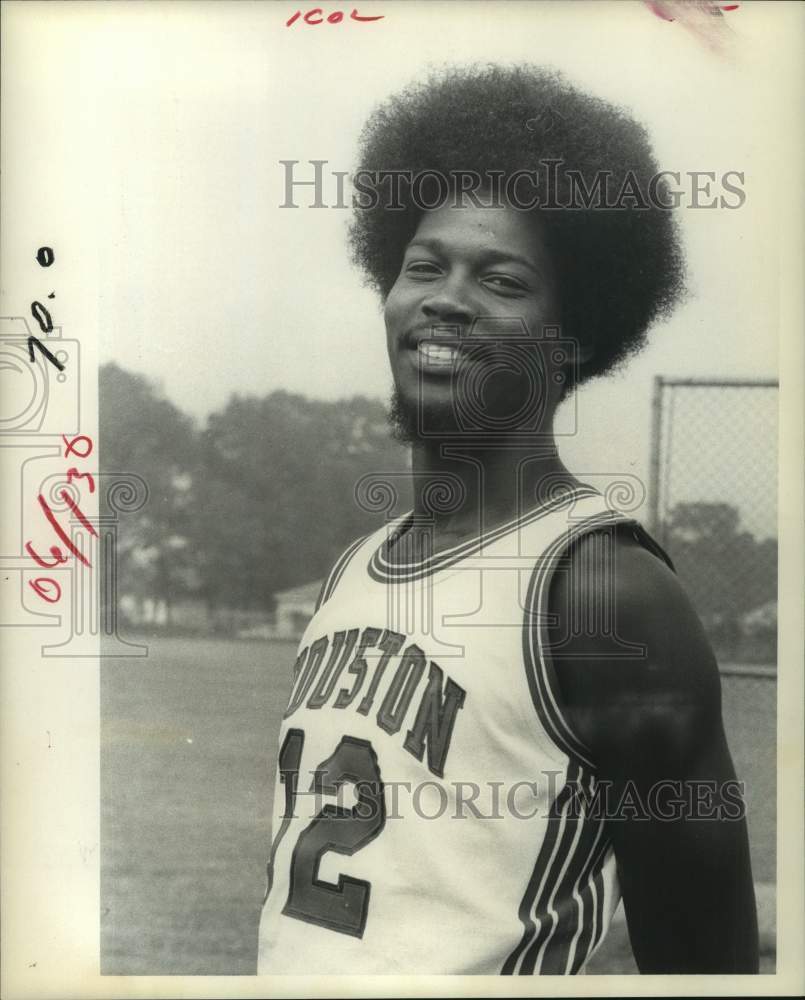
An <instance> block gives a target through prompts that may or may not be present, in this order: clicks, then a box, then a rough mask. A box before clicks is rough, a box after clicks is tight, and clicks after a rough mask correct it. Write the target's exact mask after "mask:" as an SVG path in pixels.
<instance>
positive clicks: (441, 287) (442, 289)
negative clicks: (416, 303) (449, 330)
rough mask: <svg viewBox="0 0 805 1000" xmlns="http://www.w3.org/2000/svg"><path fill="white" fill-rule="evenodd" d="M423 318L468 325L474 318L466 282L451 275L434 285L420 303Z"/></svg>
mask: <svg viewBox="0 0 805 1000" xmlns="http://www.w3.org/2000/svg"><path fill="white" fill-rule="evenodd" d="M421 309H422V312H423V313H424V314H425V316H426V317H427V318H428V319H429V320H431V321H433V322H439V323H456V324H461V325H462V326H464V325H469V324H470V323H471V322H472V319H473V317H474V316H475V309H474V308H473V306H472V301H471V290H470V289H469V288H468V287H467V283H466V281H464V280H463V279H462V278H460V277H459V276H457V275H453V276H451V277H450V278H448V279H446V280H445V281H442V282H439V284H438V285H434V286H433V287H432V288H431V289H430V290H429V292H428V294H427V295H426V296H425V298H424V299H423V300H422V302H421Z"/></svg>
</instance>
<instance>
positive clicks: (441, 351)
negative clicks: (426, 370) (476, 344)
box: [419, 340, 458, 367]
mask: <svg viewBox="0 0 805 1000" xmlns="http://www.w3.org/2000/svg"><path fill="white" fill-rule="evenodd" d="M419 357H420V359H421V360H422V361H424V362H425V363H426V364H429V365H437V366H445V367H449V366H450V365H452V364H453V362H454V361H455V360H456V358H457V357H458V350H457V349H456V348H455V347H450V346H449V344H430V343H427V342H426V341H424V340H420V342H419Z"/></svg>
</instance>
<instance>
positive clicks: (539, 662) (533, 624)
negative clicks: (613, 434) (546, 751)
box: [523, 510, 676, 771]
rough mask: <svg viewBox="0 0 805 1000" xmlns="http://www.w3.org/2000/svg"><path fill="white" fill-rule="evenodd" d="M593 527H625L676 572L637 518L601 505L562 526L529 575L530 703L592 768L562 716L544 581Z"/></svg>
mask: <svg viewBox="0 0 805 1000" xmlns="http://www.w3.org/2000/svg"><path fill="white" fill-rule="evenodd" d="M599 528H612V529H614V530H615V531H617V530H618V529H626V530H629V531H631V532H632V535H633V537H634V538H635V540H636V541H638V542H639V543H640V544H641V545H642V546H643V547H644V548H646V549H648V551H649V552H651V553H653V554H654V555H655V556H657V557H658V558H659V559H661V560H662V561H663V562H664V563H665V564H666V565H667V566H668V567H669V568H670V569H671V570H672V571H673V572H674V573H675V572H676V569H675V568H674V564H673V562H672V561H671V558H670V556H669V555H668V554H667V553H666V552H665V550H664V549H663V548H662V547H661V546H660V545H659V544H658V543H657V542H656V541H654V539H653V538H652V537H651V535H649V533H648V532H647V531H646V530H645V528H644V527H643V526H642V525H641V524H640V522H639V521H636V520H635V519H634V518H630V517H628V516H627V515H625V514H619V513H618V512H617V511H613V510H606V511H602V512H599V513H596V514H593V515H591V516H590V517H588V518H586V519H585V520H583V521H580V522H578V523H576V524H575V525H572V526H571V527H569V528H568V529H567V530H566V531H564V532H563V533H562V534H561V535H560V536H559V537H558V538H556V539H555V540H554V542H553V543H552V544H551V545H550V546H549V547H548V549H547V550H546V551H545V553H544V554H543V556H541V557H540V559H539V560H538V562H537V565H536V567H535V568H534V571H533V573H532V574H531V579H530V581H529V585H528V595H527V598H526V602H525V614H524V618H523V659H524V662H525V670H526V678H527V680H528V687H529V690H530V691H531V698H532V701H533V703H534V708H535V709H536V712H537V716H538V718H539V720H540V722H541V723H542V726H543V728H544V729H545V732H546V733H547V735H548V736H549V737H550V738H551V740H552V741H553V742H554V743H555V744H556V746H557V747H558V748H559V749H560V750H561V751H562V752H563V753H564V754H566V755H567V756H568V757H569V758H570V759H571V760H573V761H576V762H578V763H580V764H582V765H583V766H584V767H587V768H589V769H590V770H592V771H595V770H596V765H595V762H594V761H593V757H592V753H591V751H590V748H589V747H588V746H587V745H586V743H585V742H584V741H583V740H582V739H581V738H580V737H579V736H577V734H576V733H575V732H574V730H573V728H572V727H571V725H570V724H569V722H568V721H567V719H566V718H565V714H564V710H563V708H562V698H561V692H560V690H559V682H558V680H557V677H556V671H555V668H554V666H553V661H552V658H551V654H550V652H549V643H548V642H547V634H546V627H547V624H548V621H549V618H550V615H549V613H548V594H549V589H550V583H551V579H552V577H553V573H554V571H555V570H556V568H557V565H558V563H559V561H560V559H561V558H562V556H563V555H564V554H565V553H567V552H568V551H569V550H570V548H571V547H572V546H573V545H574V544H575V543H576V542H577V541H578V540H579V539H580V538H581V537H582V536H583V535H585V534H588V533H589V532H592V531H595V530H597V529H599Z"/></svg>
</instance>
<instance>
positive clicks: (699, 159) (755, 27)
mask: <svg viewBox="0 0 805 1000" xmlns="http://www.w3.org/2000/svg"><path fill="white" fill-rule="evenodd" d="M48 6H49V5H48ZM87 6H88V8H89V9H90V11H91V15H87V17H86V18H85V20H84V23H83V25H82V24H79V23H78V20H77V21H76V25H75V30H74V35H73V42H74V48H73V51H72V53H71V54H70V58H69V60H67V59H65V57H64V54H63V52H60V53H56V52H55V50H54V53H52V54H51V55H53V57H54V58H61V59H62V60H63V62H64V69H65V72H64V76H63V81H62V86H63V87H64V88H65V92H66V93H68V94H69V93H70V92H71V91H70V88H73V89H74V90H75V99H76V104H75V106H74V105H73V104H71V103H69V102H66V103H65V107H67V108H72V111H67V112H66V113H67V114H68V116H69V114H73V115H75V116H76V121H75V122H74V123H73V124H75V127H76V129H77V130H78V132H77V134H83V135H84V136H85V138H86V136H87V128H88V126H87V124H86V122H84V123H83V125H82V124H81V123H80V122H79V121H78V120H77V119H78V117H80V116H81V115H82V114H89V111H88V110H87V108H86V101H87V99H88V95H91V97H90V98H89V99H90V101H91V104H92V108H91V121H92V122H93V123H94V124H93V130H92V141H91V143H90V144H88V145H87V146H86V148H85V149H84V150H83V152H82V153H81V154H80V155H83V156H84V157H85V158H87V161H89V159H91V160H92V174H93V178H94V179H93V184H95V185H97V190H95V191H93V192H92V196H93V198H94V199H95V201H96V203H97V205H98V206H99V207H100V212H99V218H100V220H101V221H100V232H99V246H98V257H99V289H98V292H99V296H100V299H99V302H100V313H99V317H98V318H99V321H100V329H101V341H100V350H101V359H102V360H114V361H116V362H118V363H119V364H121V365H123V366H125V367H126V368H129V369H132V370H134V371H138V372H142V373H144V374H146V375H148V376H149V377H151V378H154V379H156V380H157V381H158V382H159V383H160V384H161V386H162V387H163V389H164V391H165V393H166V394H167V395H168V396H169V397H170V398H171V399H173V400H174V401H175V402H176V403H177V404H178V405H179V406H180V407H181V408H182V409H183V410H185V411H186V412H188V413H191V414H193V415H194V416H195V417H197V418H199V419H203V418H204V417H205V416H206V415H207V414H208V413H209V412H210V411H211V410H212V409H215V408H218V407H221V406H222V405H223V404H224V403H225V402H226V400H227V398H228V397H229V396H230V395H231V394H232V393H233V392H240V393H258V394H263V393H266V392H268V391H270V390H272V389H276V388H284V389H288V390H292V391H296V392H302V393H305V394H307V395H309V396H314V397H320V398H326V399H337V398H341V397H344V396H348V395H352V394H355V393H363V394H366V395H370V396H376V397H379V398H383V399H385V398H387V395H388V388H389V374H388V370H387V363H386V357H385V347H384V332H383V324H382V317H381V315H380V311H379V307H378V303H377V301H376V300H375V297H374V296H373V294H372V293H370V292H369V291H368V290H366V289H364V288H363V287H361V284H360V276H359V274H358V273H357V272H356V271H355V270H354V269H353V268H352V267H351V266H350V265H349V263H348V261H347V256H346V251H345V240H344V235H345V228H346V225H347V221H348V212H347V211H345V210H338V209H326V210H313V209H309V208H300V209H298V210H288V209H281V208H280V207H279V205H280V204H281V202H282V200H283V170H282V168H281V167H280V165H279V161H280V160H282V159H297V160H300V161H302V162H303V163H304V162H306V161H308V160H311V159H326V160H328V161H329V164H330V165H331V167H332V169H334V170H350V169H351V168H352V167H353V165H354V157H355V147H356V139H357V135H358V131H359V129H360V126H361V124H362V122H363V120H364V119H365V117H366V115H367V113H368V112H369V111H370V109H371V108H372V107H373V106H374V105H375V104H376V103H377V102H378V101H379V100H381V99H383V98H384V97H385V96H387V95H388V94H390V93H392V92H393V91H394V90H395V89H397V88H399V87H400V86H402V85H404V84H406V83H407V82H409V81H410V80H412V79H415V78H416V77H417V76H418V75H420V74H421V73H422V72H423V70H424V69H425V68H426V67H427V66H428V65H441V64H443V63H444V62H446V61H450V62H458V63H462V62H467V61H472V60H480V61H484V62H486V61H491V62H504V63H508V62H514V61H523V60H527V61H532V62H535V63H540V64H545V65H550V66H554V67H557V68H560V69H561V70H563V71H564V72H565V73H566V74H567V75H568V76H569V77H570V78H571V80H573V81H575V82H577V83H578V84H580V85H582V86H583V87H584V88H586V89H588V90H590V91H592V92H594V93H596V94H599V95H600V96H602V97H605V98H609V99H612V100H614V101H616V102H618V103H622V104H624V105H627V106H629V107H630V108H632V109H633V111H634V113H635V114H636V115H637V116H638V118H640V119H641V120H642V121H643V122H644V123H645V124H646V125H647V126H648V127H649V130H650V133H651V135H652V138H653V141H654V144H655V149H656V153H657V157H658V160H659V162H660V165H661V167H663V168H664V169H668V170H677V171H681V172H683V174H684V172H685V171H713V172H715V173H716V175H717V176H721V175H722V174H723V173H724V172H725V171H731V170H737V171H742V172H743V173H744V175H745V191H746V202H745V204H744V205H743V206H742V207H741V208H740V209H738V210H732V211H731V210H728V209H717V210H698V211H696V210H693V209H690V208H688V209H687V210H685V211H683V212H682V213H681V215H682V220H681V221H682V226H683V231H684V238H685V242H686V248H687V254H688V261H689V268H690V275H691V291H692V294H691V297H690V299H689V300H688V301H687V302H686V303H685V305H684V306H682V307H680V308H679V309H678V311H677V312H676V314H675V316H674V318H673V319H672V320H671V321H670V322H668V323H665V324H663V325H660V326H658V327H657V328H656V329H655V330H654V332H653V335H652V340H651V345H650V347H649V348H648V349H647V350H646V351H645V353H644V354H643V355H642V356H641V357H640V358H639V359H637V360H635V361H634V362H633V363H632V364H631V366H630V368H629V370H628V372H627V373H626V374H624V375H619V376H617V377H615V378H612V379H610V380H607V381H606V382H597V383H594V384H592V385H590V386H589V387H586V388H584V389H583V390H582V391H581V392H580V393H579V394H578V400H577V402H576V403H575V404H574V405H577V406H578V418H577V426H578V433H577V434H576V435H575V436H573V437H571V438H570V439H568V440H567V441H565V442H564V443H563V444H562V453H563V455H564V457H565V460H566V461H567V462H568V464H570V466H571V467H572V468H573V469H574V471H576V472H577V473H578V474H579V475H581V476H582V477H583V476H584V475H585V474H594V473H596V472H606V473H613V474H615V473H618V472H628V473H631V474H636V475H638V476H640V477H641V478H645V477H646V475H647V471H648V434H649V427H650V396H651V386H652V380H653V377H654V375H655V374H662V375H665V376H722V377H723V376H726V377H730V376H738V375H739V376H767V377H768V376H772V377H773V376H775V375H776V367H777V360H776V359H777V337H778V329H777V313H776V307H777V288H776V273H775V266H776V259H775V232H774V229H773V226H771V225H770V224H769V222H768V220H769V218H770V217H771V206H772V204H773V202H772V199H773V198H774V195H775V192H774V185H773V175H772V173H771V166H772V162H773V160H772V155H773V153H772V150H771V149H770V144H769V142H768V128H769V125H768V122H769V117H770V115H769V108H770V107H771V105H772V103H773V100H774V99H775V98H772V97H771V96H770V92H769V91H767V89H766V86H767V85H766V83H765V79H766V75H765V66H766V64H767V62H768V60H769V59H770V58H771V57H773V52H772V51H771V50H772V47H773V43H772V42H770V41H769V39H770V37H771V36H770V31H771V29H772V28H773V27H774V25H773V24H771V23H770V20H769V14H768V8H767V7H766V5H762V4H755V5H746V4H744V5H741V6H740V8H739V9H738V10H737V11H734V12H731V13H728V14H726V15H724V18H723V26H724V30H725V34H726V35H727V36H729V38H728V40H729V44H728V46H727V48H726V50H725V51H722V52H721V53H719V52H717V51H715V50H713V49H712V48H710V47H708V45H707V44H705V43H704V42H703V41H702V40H701V39H700V38H698V37H696V36H695V35H694V34H693V33H692V32H690V31H687V30H686V29H685V28H684V27H683V26H682V25H680V24H678V23H676V22H673V23H672V22H668V21H664V20H662V19H660V18H659V17H657V16H655V15H654V14H653V13H652V12H651V11H650V10H649V9H648V8H647V7H646V6H645V5H644V4H642V3H641V2H639V0H622V2H614V3H609V2H594V3H584V2H578V0H576V2H573V3H551V2H545V3H540V2H537V3H529V2H522V3H497V4H484V3H459V2H452V3H440V2H431V3H414V2H405V3H395V2H381V3H359V4H358V5H357V6H358V8H359V10H361V11H365V12H366V13H382V14H384V15H385V16H384V19H383V20H381V21H377V22H374V23H371V24H357V23H354V22H349V21H345V22H342V23H341V24H334V25H327V24H323V25H320V26H318V27H306V26H304V25H303V24H300V23H297V24H295V25H293V26H291V27H290V28H288V27H285V23H284V22H285V20H286V18H287V17H288V16H289V15H290V14H291V13H292V12H293V10H294V9H295V5H294V4H285V3H268V4H256V3H210V2H204V3H202V2H198V3H197V2H184V3H171V4H156V3H155V4H132V5H128V4H90V5H87ZM325 6H326V9H327V10H330V9H336V8H341V7H342V5H339V4H335V3H333V4H330V5H325ZM352 6H353V5H352V4H351V3H350V4H347V5H346V6H345V7H343V9H344V10H350V9H351V8H352ZM772 6H773V5H772ZM64 37H65V36H64V34H62V40H63V38H64ZM45 55H48V54H47V53H45ZM82 101H84V103H85V106H84V107H83V109H82V103H81V102H82ZM70 124H71V123H70V121H69V120H68V121H67V123H66V125H65V129H67V130H68V131H69V126H70ZM82 129H83V132H82V131H81V130H82ZM71 155H76V156H78V155H79V154H78V153H75V154H71ZM300 200H303V199H301V197H300ZM700 432H701V434H703V435H708V436H711V437H712V436H713V435H718V434H720V433H726V430H725V429H724V428H720V427H719V426H718V422H717V420H716V419H715V418H714V419H713V420H712V421H710V422H705V423H703V425H702V426H701V428H700ZM752 448H753V451H752V454H751V464H752V468H753V471H754V473H755V474H756V475H759V476H761V477H764V476H766V477H768V478H772V479H773V478H774V468H775V455H774V443H773V442H772V441H771V440H769V441H768V447H764V445H763V442H762V441H761V444H760V446H758V445H757V444H756V445H753V446H752ZM746 465H747V463H742V462H740V461H739V462H738V463H737V465H736V470H737V472H736V474H743V470H744V469H745V468H746ZM736 484H737V485H736V486H735V490H738V489H739V481H738V480H736ZM732 489H733V487H732V484H729V486H728V490H732ZM770 496H771V494H770ZM764 520H765V519H764ZM768 523H769V524H770V523H771V521H770V520H769V521H768Z"/></svg>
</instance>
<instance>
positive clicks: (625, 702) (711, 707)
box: [547, 529, 721, 751]
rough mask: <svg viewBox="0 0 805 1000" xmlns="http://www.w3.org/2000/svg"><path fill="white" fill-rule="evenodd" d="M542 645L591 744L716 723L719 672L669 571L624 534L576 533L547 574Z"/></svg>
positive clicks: (671, 734)
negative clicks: (549, 576) (546, 616)
mask: <svg viewBox="0 0 805 1000" xmlns="http://www.w3.org/2000/svg"><path fill="white" fill-rule="evenodd" d="M549 611H550V612H551V620H552V624H551V626H549V628H548V630H547V631H548V636H549V639H548V641H549V651H550V655H551V660H552V663H553V668H554V671H555V674H556V678H557V682H558V685H559V689H560V692H561V694H562V698H563V701H564V703H565V707H566V711H567V713H568V715H569V720H570V721H571V723H572V724H573V725H574V726H575V728H576V729H577V731H578V732H579V735H580V736H581V737H582V739H583V740H584V741H585V742H586V743H587V745H588V746H590V747H591V748H592V749H596V747H597V748H599V749H601V750H604V751H605V750H606V749H608V748H609V747H610V746H611V745H612V744H613V743H617V742H618V741H619V740H622V741H624V742H625V743H626V744H629V743H630V742H631V743H632V744H633V743H634V741H635V740H636V739H637V738H638V737H639V736H643V735H646V734H648V736H649V738H650V739H656V740H665V741H669V740H670V741H671V742H673V743H676V742H677V741H680V740H681V741H687V742H690V741H691V740H695V739H696V734H697V733H704V732H706V731H707V730H708V729H710V728H712V727H713V726H717V725H720V712H721V704H720V701H721V699H720V683H719V677H718V668H717V665H716V661H715V657H714V655H713V652H712V649H711V648H710V644H709V642H708V640H707V637H706V634H705V632H704V628H703V626H702V624H701V621H700V620H699V618H698V616H697V614H696V612H695V610H694V608H693V606H692V604H691V601H690V599H689V597H688V595H687V593H686V592H685V589H684V586H683V585H682V583H681V581H680V580H679V578H678V577H677V575H676V573H675V572H674V571H673V570H672V569H671V568H670V567H669V566H668V565H667V564H666V563H665V562H664V561H663V560H662V559H661V558H659V557H658V555H657V554H655V553H653V552H651V551H649V550H648V549H647V548H646V547H645V546H644V545H643V544H641V543H640V541H639V540H638V539H637V537H636V536H635V534H633V533H632V532H630V531H629V530H620V529H619V530H617V531H612V530H610V529H607V544H606V545H602V542H601V537H600V536H599V537H596V534H595V533H592V534H589V535H586V536H584V537H582V538H581V539H580V540H579V541H578V542H577V543H576V544H574V545H573V546H572V548H571V550H570V551H569V552H568V554H567V558H566V560H565V563H564V566H563V567H562V571H560V572H556V573H554V576H553V579H552V583H551V588H550V593H549Z"/></svg>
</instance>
